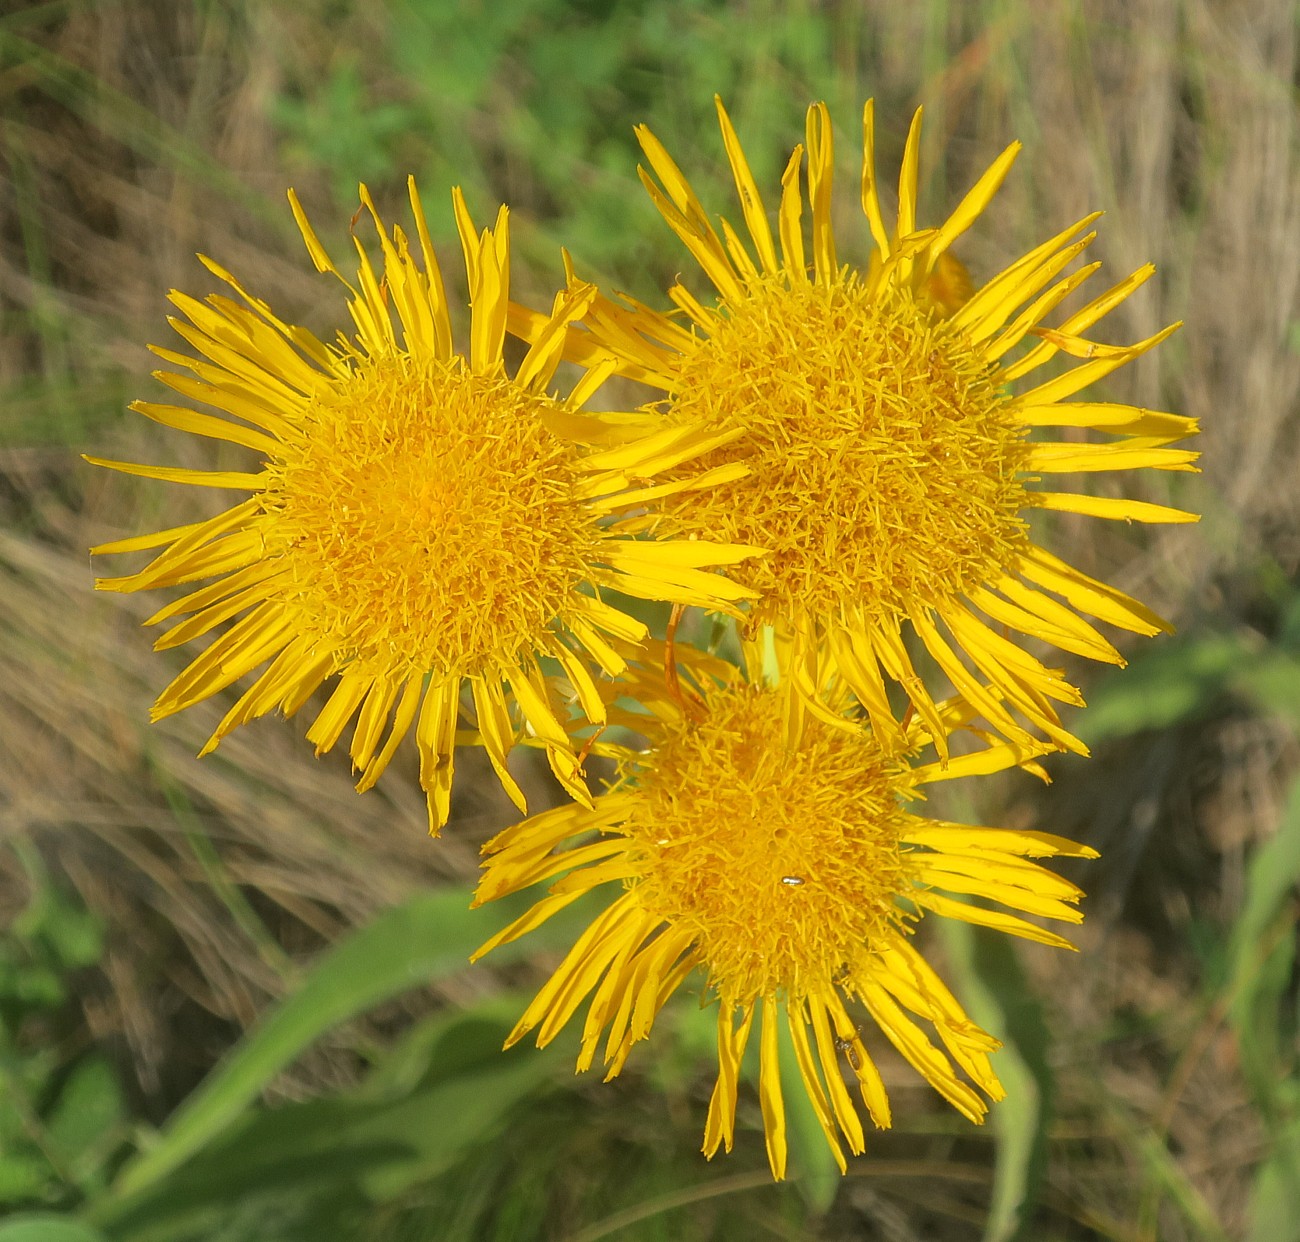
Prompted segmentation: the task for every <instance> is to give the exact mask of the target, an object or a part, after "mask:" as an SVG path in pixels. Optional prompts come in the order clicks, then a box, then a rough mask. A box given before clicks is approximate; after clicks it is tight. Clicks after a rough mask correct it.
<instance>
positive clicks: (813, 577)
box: [664, 273, 1028, 622]
mask: <svg viewBox="0 0 1300 1242" xmlns="http://www.w3.org/2000/svg"><path fill="white" fill-rule="evenodd" d="M751 290H752V291H751V294H750V296H748V297H747V298H746V299H745V300H744V301H742V302H739V303H737V304H735V305H728V306H727V307H726V314H725V316H722V317H719V319H718V321H717V325H716V328H714V329H713V330H712V332H711V334H710V336H709V337H708V339H707V340H704V341H702V342H701V344H700V346H699V348H698V349H697V350H695V351H694V352H693V353H691V354H690V355H689V356H687V357H686V359H685V360H684V363H683V366H682V373H681V377H680V381H679V383H678V385H677V387H676V390H675V392H674V393H673V394H672V404H671V414H672V416H673V417H675V418H678V419H682V420H691V421H702V422H703V423H704V424H705V425H729V424H730V425H734V424H740V425H742V426H743V427H745V428H746V434H745V435H744V436H743V437H742V438H741V439H740V440H739V441H737V442H736V443H734V444H731V445H728V446H727V447H726V448H725V449H720V450H718V451H717V453H716V454H715V456H716V458H717V460H718V461H719V462H720V461H723V460H728V459H732V458H735V457H736V456H740V457H743V458H744V459H745V460H746V461H747V462H748V464H749V467H750V474H749V475H748V477H746V478H744V479H742V480H740V481H739V482H737V483H734V484H731V485H730V486H728V487H721V488H713V489H709V490H701V491H698V492H683V493H680V494H679V495H677V496H674V497H670V498H669V499H668V500H666V501H665V502H664V508H665V509H667V510H668V511H669V512H670V513H671V514H672V516H673V519H674V520H675V521H676V522H677V523H679V524H680V525H681V526H682V527H683V528H685V529H690V530H696V531H706V530H707V531H708V532H709V537H710V538H717V539H725V540H728V541H734V542H737V543H753V544H758V545H760V546H763V547H767V548H770V549H771V555H770V556H768V557H765V558H763V559H761V560H757V561H755V562H753V563H752V564H749V565H747V566H746V567H745V572H746V581H747V582H748V583H749V585H751V586H753V587H754V588H755V589H757V590H759V591H760V592H761V593H762V596H763V598H762V600H761V601H760V603H759V604H758V606H757V610H756V617H757V619H758V620H760V621H764V622H767V621H772V620H775V619H776V618H777V617H788V616H789V615H791V612H792V611H795V610H799V609H803V610H808V611H812V612H816V613H819V614H822V615H831V616H840V615H843V613H844V612H845V611H846V610H848V609H858V608H860V609H862V610H863V611H865V612H867V613H868V614H873V615H881V614H889V615H897V616H904V615H906V613H907V611H908V606H909V604H911V603H913V602H915V601H918V600H930V601H936V602H937V601H938V600H941V599H944V598H951V597H955V596H957V595H960V594H962V593H963V592H964V591H965V590H967V589H968V588H970V587H973V586H975V585H977V584H979V583H981V582H985V581H987V580H988V579H989V578H990V577H996V575H997V573H998V567H999V566H1002V565H1006V564H1008V563H1010V561H1011V559H1012V556H1013V554H1014V551H1015V550H1018V549H1019V548H1021V547H1022V546H1023V545H1024V543H1025V542H1026V540H1027V539H1028V534H1027V530H1026V526H1025V523H1024V522H1023V521H1022V519H1021V518H1020V517H1019V512H1020V510H1021V508H1022V507H1023V505H1024V502H1025V492H1024V489H1023V488H1022V487H1021V485H1020V483H1019V482H1018V481H1017V471H1018V470H1019V469H1020V468H1021V467H1022V465H1023V462H1024V459H1025V451H1026V450H1025V446H1024V444H1023V435H1024V433H1023V430H1022V429H1021V428H1020V427H1019V425H1018V424H1017V423H1016V421H1015V420H1014V419H1013V418H1012V417H1011V415H1010V414H1009V412H1008V408H1007V406H1008V402H1007V400H1006V398H1005V396H1004V394H1003V393H1002V392H1001V391H999V389H998V388H997V387H995V385H994V383H993V380H992V378H991V368H990V366H989V364H988V363H987V361H985V360H983V359H982V358H981V355H980V353H979V351H978V348H977V347H976V346H974V345H972V344H971V343H970V342H969V341H968V340H967V339H966V338H964V337H963V336H962V335H961V334H960V333H959V332H958V331H956V330H955V329H953V328H952V327H951V325H949V324H947V323H946V322H945V321H944V320H942V319H941V318H939V317H937V316H936V315H935V314H934V312H933V311H927V310H926V309H924V308H923V307H921V306H918V305H917V304H916V302H915V301H914V300H912V298H911V296H910V295H908V294H904V293H899V292H896V291H894V290H891V289H889V288H888V287H880V288H877V289H870V288H868V287H867V286H865V285H864V284H863V283H862V282H861V281H860V280H859V279H858V278H857V276H856V275H854V274H851V273H848V274H846V275H845V276H843V277H841V279H840V280H839V281H838V282H837V283H835V284H833V285H831V286H829V287H827V286H822V285H817V284H811V283H799V284H797V285H795V286H794V287H793V288H789V287H787V286H786V284H785V283H784V281H783V280H781V279H776V278H765V279H764V280H762V281H759V282H756V283H754V284H753V285H752V286H751ZM701 464H702V465H712V464H715V463H714V462H712V461H710V462H706V463H701Z"/></svg>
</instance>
